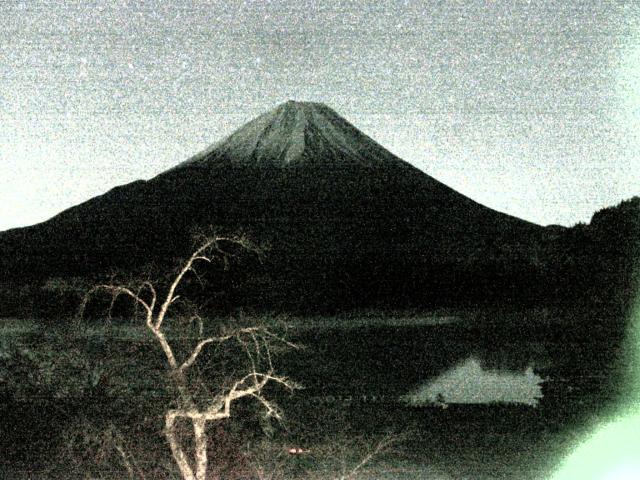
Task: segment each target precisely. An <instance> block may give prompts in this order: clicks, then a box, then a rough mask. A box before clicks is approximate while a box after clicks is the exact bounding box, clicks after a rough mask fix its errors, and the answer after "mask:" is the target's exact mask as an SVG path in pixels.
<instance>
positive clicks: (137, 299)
mask: <svg viewBox="0 0 640 480" xmlns="http://www.w3.org/2000/svg"><path fill="white" fill-rule="evenodd" d="M223 245H226V246H231V245H235V246H236V247H240V248H242V249H243V250H249V251H255V252H257V251H258V249H257V247H256V246H255V245H254V244H253V243H251V242H250V241H249V240H247V239H246V238H244V237H237V236H233V237H229V236H219V235H211V236H203V237H201V238H200V239H199V241H198V246H197V248H195V250H194V252H193V253H192V254H191V256H190V257H189V258H187V259H186V260H185V261H184V262H182V263H181V265H180V266H179V268H178V269H177V270H176V272H175V274H174V275H173V276H172V277H171V278H170V280H169V282H168V285H166V286H165V287H164V288H162V286H159V285H158V284H157V283H154V282H152V281H151V280H150V279H148V278H145V279H143V280H138V281H134V282H129V283H128V284H119V283H117V282H109V283H104V284H100V285H96V286H94V287H93V288H92V289H91V290H90V291H89V292H88V294H87V296H86V297H85V302H84V303H83V308H82V311H83V310H84V306H86V303H87V301H88V300H89V298H90V297H92V296H93V295H95V294H96V293H98V292H106V293H108V294H110V295H111V303H110V309H112V308H113V306H114V304H115V300H116V299H117V298H118V297H120V296H124V297H127V298H129V299H130V300H131V301H132V302H133V303H134V305H135V306H136V307H137V308H138V309H139V310H140V311H141V314H142V317H143V318H144V321H145V325H146V328H147V329H148V331H149V332H150V333H151V334H152V336H153V338H154V339H155V342H156V343H157V345H158V346H159V347H160V349H161V350H162V352H163V353H164V357H165V360H166V365H167V369H168V373H169V378H170V379H171V383H172V384H173V386H174V387H175V390H176V398H175V402H174V404H175V407H174V408H171V409H169V410H168V411H166V412H165V415H164V417H165V428H164V435H165V437H166V439H167V441H168V443H169V447H170V448H171V453H172V455H173V458H174V460H175V462H176V463H177V465H178V468H179V469H180V473H181V475H182V478H183V479H184V480H205V479H206V476H207V468H208V461H209V456H208V453H207V443H208V438H207V424H208V423H209V422H215V421H219V420H223V419H226V418H229V417H230V416H231V414H232V410H231V409H232V405H233V404H234V402H236V401H238V400H240V399H242V398H253V399H255V400H257V401H258V402H259V403H260V404H261V405H262V406H263V407H264V408H265V410H266V414H267V415H268V416H270V417H274V418H276V419H280V418H281V412H280V410H279V408H278V407H277V405H276V404H275V403H274V402H273V400H272V399H270V398H268V397H267V396H266V395H265V394H264V391H265V387H266V386H267V385H268V384H269V383H273V384H279V385H281V386H283V387H284V388H286V389H289V390H292V389H294V388H296V387H297V386H296V384H295V383H294V382H292V381H291V380H290V379H288V378H287V377H284V376H281V375H278V374H277V373H276V372H275V369H274V367H273V363H272V347H273V346H274V345H275V344H278V343H281V344H284V345H286V346H288V347H293V348H297V347H296V345H294V344H292V343H290V342H288V341H287V340H285V339H284V338H283V337H281V336H278V335H276V334H275V333H273V332H272V331H271V330H270V329H269V328H268V327H266V326H243V327H237V328H234V329H227V330H226V331H222V332H221V334H220V335H209V336H207V335H205V329H204V326H203V324H204V319H203V318H202V316H200V315H199V314H197V313H195V314H193V315H191V316H190V318H189V319H188V320H189V322H196V324H197V326H198V328H197V334H196V337H195V339H194V340H193V341H192V342H191V344H190V345H189V346H188V347H186V348H185V347H184V345H183V347H182V348H179V347H176V345H177V344H178V342H177V341H175V339H174V340H172V336H171V335H169V336H168V335H167V329H166V323H167V318H168V316H169V312H170V311H171V309H172V306H173V305H174V304H175V303H176V301H178V299H179V298H180V295H179V293H178V290H179V289H180V287H181V285H182V283H183V282H184V280H185V278H187V276H190V275H192V276H194V277H196V278H199V277H198V273H197V272H196V269H195V267H196V265H197V264H210V263H213V262H215V261H222V262H224V263H225V265H226V264H227V262H228V257H229V255H230V254H229V252H228V251H225V250H223V248H222V246H223ZM229 342H237V344H238V345H239V346H240V347H241V348H242V349H243V350H244V352H245V354H246V357H247V362H246V364H247V367H246V369H244V370H243V371H242V372H241V373H240V374H235V375H234V376H232V377H227V378H226V382H225V383H224V384H223V385H220V386H218V387H217V388H215V389H214V391H210V390H209V389H208V388H207V389H205V391H207V392H209V393H208V394H207V395H204V396H203V395H202V394H201V392H202V388H201V385H198V384H196V383H195V382H194V381H193V380H192V377H190V375H189V372H190V371H191V370H192V369H193V368H195V365H196V364H197V362H198V360H199V359H201V357H202V354H203V351H205V349H206V348H207V347H209V346H214V345H218V346H220V345H227V344H228V343H229ZM203 397H204V398H203ZM178 421H187V422H190V424H191V427H192V433H193V442H189V445H191V449H192V450H193V452H192V453H191V454H189V452H188V448H187V447H185V445H184V444H183V443H182V439H181V437H180V435H179V434H178V430H177V427H176V426H177V422H178Z"/></svg>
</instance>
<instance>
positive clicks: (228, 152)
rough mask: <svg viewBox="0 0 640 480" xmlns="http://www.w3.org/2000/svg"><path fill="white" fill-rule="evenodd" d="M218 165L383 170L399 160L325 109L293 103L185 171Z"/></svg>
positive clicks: (202, 155)
mask: <svg viewBox="0 0 640 480" xmlns="http://www.w3.org/2000/svg"><path fill="white" fill-rule="evenodd" d="M220 161H230V162H232V163H237V164H245V165H256V166H260V165H262V166H276V167H277V166H280V167H284V166H288V165H294V164H301V163H303V162H306V161H313V162H327V163H328V164H332V163H335V162H349V163H354V164H360V165H380V164H381V163H387V162H389V161H401V160H399V159H397V158H396V157H395V156H394V155H393V154H391V153H390V152H389V151H387V150H386V149H384V148H383V147H382V146H380V145H379V144H378V143H376V142H375V141H374V140H372V139H371V138H369V137H368V136H366V135H365V134H364V133H362V132H361V131H359V130H358V129H357V128H355V127H354V126H353V125H351V124H350V123H349V122H347V121H346V120H345V119H344V118H342V117H341V116H340V115H338V114H337V113H336V112H334V111H333V110H332V109H331V108H329V107H328V106H326V105H325V104H323V103H316V102H299V101H294V100H289V101H287V102H284V103H282V104H280V105H278V106H277V107H276V108H275V109H273V110H271V111H269V112H267V113H264V114H262V115H260V116H259V117H257V118H255V119H254V120H252V121H250V122H249V123H247V124H246V125H244V126H243V127H241V128H240V129H238V130H236V131H235V132H234V133H232V134H231V135H229V136H228V137H226V138H225V139H223V140H222V141H220V142H218V143H216V144H214V145H213V146H212V147H210V148H208V149H206V150H205V151H203V152H201V153H199V154H197V155H195V156H194V157H192V158H191V159H189V160H187V161H186V162H184V163H183V164H181V166H182V165H184V166H186V165H193V164H200V165H207V164H216V163H219V162H220Z"/></svg>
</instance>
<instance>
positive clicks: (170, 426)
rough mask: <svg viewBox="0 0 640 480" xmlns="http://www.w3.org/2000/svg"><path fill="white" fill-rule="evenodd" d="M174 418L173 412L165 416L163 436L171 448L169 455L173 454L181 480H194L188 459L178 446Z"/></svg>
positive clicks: (178, 441)
mask: <svg viewBox="0 0 640 480" xmlns="http://www.w3.org/2000/svg"><path fill="white" fill-rule="evenodd" d="M176 418H177V417H176V414H175V412H174V411H169V412H167V414H166V415H165V436H166V437H167V441H168V442H169V447H171V453H172V454H173V459H174V460H175V461H176V463H177V464H178V468H179V469H180V473H181V474H182V478H183V480H196V477H195V475H194V474H193V469H192V468H191V465H189V459H188V458H187V456H186V455H185V454H184V451H183V450H182V446H181V445H180V440H179V439H178V436H177V434H176V426H175V421H176ZM203 478H204V477H203Z"/></svg>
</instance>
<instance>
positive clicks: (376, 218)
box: [0, 102, 547, 309]
mask: <svg viewBox="0 0 640 480" xmlns="http://www.w3.org/2000/svg"><path fill="white" fill-rule="evenodd" d="M478 181H482V179H478ZM206 225H215V226H218V227H220V228H221V229H223V230H227V231H237V230H242V231H244V232H247V233H249V234H250V235H251V236H252V237H254V238H256V239H258V240H260V241H263V242H268V243H269V244H270V245H271V249H270V250H269V252H268V254H267V257H266V258H267V260H266V263H265V265H262V266H258V265H253V266H251V267H246V269H245V271H243V272H239V273H238V274H237V275H238V277H237V279H236V280H235V281H234V282H233V284H234V285H235V291H236V294H235V297H234V298H232V299H230V300H229V301H230V302H232V303H243V302H249V303H252V304H254V305H262V306H265V307H268V306H284V307H287V308H289V307H291V308H311V309H320V308H333V307H338V308H340V307H344V308H347V307H354V306H365V305H375V304H384V305H391V306H392V305H396V304H397V305H399V304H407V303H416V302H417V303H424V302H426V303H438V302H441V301H447V302H455V303H464V302H472V301H478V300H486V299H488V298H495V297H503V298H510V296H522V295H524V296H526V295H527V293H526V292H523V291H522V288H521V285H522V282H523V281H526V280H528V281H531V280H532V279H533V280H535V278H534V277H535V274H536V273H535V272H536V271H537V270H536V268H537V267H536V265H537V263H538V262H539V258H537V255H538V254H539V250H540V242H541V239H543V238H544V237H545V236H546V235H547V231H546V230H545V229H544V228H543V227H540V226H537V225H534V224H531V223H528V222H525V221H523V220H520V219H517V218H514V217H511V216H508V215H505V214H502V213H499V212H496V211H494V210H491V209H489V208H487V207H484V206H482V205H480V204H478V203H476V202H474V201H472V200H470V199H469V198H467V197H465V196H463V195H461V194H459V193H457V192H455V191H454V190H452V189H451V188H449V187H447V186H445V185H444V184H442V183H440V182H438V181H437V180H435V179H433V178H432V177H430V176H428V175H426V174H425V173H423V172H421V171H419V170H418V169H416V168H414V167H413V166H411V165H409V164H408V163H406V162H404V161H403V160H401V159H399V158H398V157H396V156H395V155H393V154H392V153H390V152H389V151H387V150H386V149H384V148H383V147H381V146H380V145H379V144H377V143H376V142H375V141H374V140H372V139H371V138H369V137H368V136H366V135H365V134H364V133H362V132H360V131H359V130H358V129H356V128H355V127H353V126H352V125H351V124H350V123H349V122H347V121H346V120H345V119H344V118H342V117H340V116H339V115H338V114H336V113H335V112H334V111H333V110H331V109H330V108H328V107H326V106H325V105H322V104H316V103H300V102H287V103H285V104H282V105H280V106H278V107H277V108H275V109H274V110H272V111H270V112H267V113H265V114H263V115H261V116H259V117H257V118H256V119H255V120H253V121H251V122H249V123H248V124H246V125H245V126H244V127H242V128H240V129H239V130H237V131H236V132H235V133H233V134H232V135H230V136H229V137H227V138H226V139H224V140H222V141H220V142H219V143H217V144H215V145H214V146H212V147H211V148H209V149H207V150H205V151H204V152H202V153H200V154H198V155H196V156H194V157H193V158H191V159H189V160H187V161H186V162H183V163H182V164H180V165H178V166H177V167H175V168H173V169H171V170H169V171H167V172H165V173H163V174H161V175H158V176H157V177H155V178H153V179H151V180H149V181H138V182H134V183H131V184H128V185H124V186H121V187H117V188H115V189H113V190H111V191H109V192H107V193H106V194H104V195H101V196H99V197H96V198H93V199H91V200H89V201H87V202H85V203H83V204H81V205H78V206H76V207H73V208H71V209H69V210H66V211H64V212H62V213H61V214H59V215H57V216H56V217H54V218H52V219H51V220H49V221H47V222H44V223H42V224H39V225H36V226H33V227H29V228H24V229H18V230H12V231H9V232H5V233H3V234H0V247H1V248H2V250H3V252H5V255H3V259H2V269H3V271H4V272H5V276H7V277H8V278H12V277H14V278H24V279H29V278H31V279H32V280H33V279H37V278H44V277H46V276H65V275H88V274H94V273H99V272H104V271H107V270H109V269H111V268H114V267H118V268H124V269H132V268H135V267H138V266H140V265H142V264H143V263H146V262H148V261H154V262H156V263H166V262H168V260H170V259H171V258H173V257H175V256H180V255H184V254H185V253H186V252H187V250H188V248H189V246H190V241H189V236H190V232H191V231H192V230H193V229H194V228H195V227H198V226H206Z"/></svg>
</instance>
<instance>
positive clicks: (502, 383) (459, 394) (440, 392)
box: [403, 357, 544, 407]
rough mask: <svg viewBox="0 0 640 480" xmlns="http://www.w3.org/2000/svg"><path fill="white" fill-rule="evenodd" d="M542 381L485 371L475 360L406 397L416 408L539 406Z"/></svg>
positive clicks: (533, 375) (529, 373)
mask: <svg viewBox="0 0 640 480" xmlns="http://www.w3.org/2000/svg"><path fill="white" fill-rule="evenodd" d="M543 381H544V380H543V379H542V377H540V376H539V375H537V374H536V373H535V372H534V371H533V368H532V367H529V368H527V369H526V370H525V371H524V372H511V371H509V372H505V371H496V370H485V369H483V368H482V365H481V364H480V362H479V361H478V360H476V359H475V358H473V357H471V358H468V359H467V360H466V361H465V362H463V363H461V364H460V365H458V366H457V367H455V368H453V369H451V370H448V371H446V372H445V373H443V374H441V375H440V376H439V377H437V378H436V379H435V380H433V381H430V382H428V383H427V384H425V385H423V386H421V387H419V388H418V389H416V390H415V391H414V392H412V393H409V394H407V395H405V396H404V397H403V400H404V401H405V402H407V403H408V404H410V405H412V406H416V407H419V406H426V405H430V404H433V403H496V402H500V403H520V404H525V405H531V406H535V405H537V404H538V402H539V400H540V399H541V398H542V382H543Z"/></svg>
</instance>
